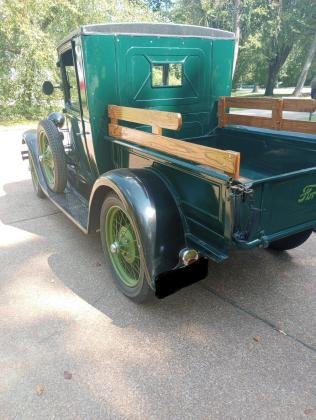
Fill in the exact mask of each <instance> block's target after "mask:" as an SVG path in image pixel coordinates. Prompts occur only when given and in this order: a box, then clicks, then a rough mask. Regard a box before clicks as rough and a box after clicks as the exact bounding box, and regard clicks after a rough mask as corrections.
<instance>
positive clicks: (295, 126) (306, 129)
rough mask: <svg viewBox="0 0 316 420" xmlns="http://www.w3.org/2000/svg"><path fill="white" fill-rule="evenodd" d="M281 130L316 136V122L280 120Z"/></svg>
mask: <svg viewBox="0 0 316 420" xmlns="http://www.w3.org/2000/svg"><path fill="white" fill-rule="evenodd" d="M281 130H286V131H297V132H299V133H309V134H316V122H313V121H299V120H282V123H281Z"/></svg>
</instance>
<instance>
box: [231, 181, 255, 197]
mask: <svg viewBox="0 0 316 420" xmlns="http://www.w3.org/2000/svg"><path fill="white" fill-rule="evenodd" d="M252 194H253V189H252V188H250V187H247V186H246V185H242V184H238V185H232V186H231V187H230V195H231V197H239V198H240V199H241V200H242V201H246V198H247V197H248V196H251V195H252Z"/></svg>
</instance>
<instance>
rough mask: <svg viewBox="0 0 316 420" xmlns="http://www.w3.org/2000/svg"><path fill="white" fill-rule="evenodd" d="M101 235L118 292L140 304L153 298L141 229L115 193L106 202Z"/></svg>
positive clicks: (101, 218)
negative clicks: (140, 233) (139, 229)
mask: <svg viewBox="0 0 316 420" xmlns="http://www.w3.org/2000/svg"><path fill="white" fill-rule="evenodd" d="M100 234H101V241H102V248H103V252H104V255H105V259H106V262H107V263H109V265H110V266H111V269H112V272H113V278H114V281H115V283H116V286H117V287H118V289H119V290H120V291H121V292H123V293H124V294H125V295H126V296H127V297H129V298H130V299H132V300H133V301H135V302H137V303H142V302H144V301H146V300H148V299H150V298H151V297H152V296H153V292H152V290H151V288H150V286H149V284H148V281H147V270H146V264H145V259H144V254H143V248H142V244H141V240H140V235H139V231H138V228H137V226H136V224H135V222H134V220H133V217H132V215H130V214H128V212H127V210H126V209H125V207H124V205H123V203H122V202H121V200H120V199H119V198H118V197H117V196H116V195H114V194H111V195H108V196H107V197H106V199H105V200H104V203H103V206H102V209H101V215H100Z"/></svg>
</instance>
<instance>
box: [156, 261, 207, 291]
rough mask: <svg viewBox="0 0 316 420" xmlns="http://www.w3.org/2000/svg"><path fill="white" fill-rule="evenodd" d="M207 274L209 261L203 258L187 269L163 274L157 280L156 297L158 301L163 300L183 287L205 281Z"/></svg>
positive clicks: (178, 269)
mask: <svg viewBox="0 0 316 420" xmlns="http://www.w3.org/2000/svg"><path fill="white" fill-rule="evenodd" d="M207 273H208V259H207V258H203V257H202V258H200V259H199V260H198V261H196V262H194V263H193V264H190V265H188V266H186V267H181V268H177V269H175V270H171V271H166V272H164V273H161V274H159V275H158V276H157V277H156V279H155V286H156V290H155V295H156V296H157V298H158V299H163V298H165V297H166V296H169V295H172V294H173V293H175V292H177V291H178V290H180V289H182V288H183V287H186V286H190V284H193V283H197V282H198V281H200V280H203V279H204V278H205V277H206V276H207Z"/></svg>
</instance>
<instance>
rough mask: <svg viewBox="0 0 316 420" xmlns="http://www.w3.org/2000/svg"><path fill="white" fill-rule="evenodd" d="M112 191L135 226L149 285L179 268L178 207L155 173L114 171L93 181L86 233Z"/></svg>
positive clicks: (182, 238) (181, 242)
mask: <svg viewBox="0 0 316 420" xmlns="http://www.w3.org/2000/svg"><path fill="white" fill-rule="evenodd" d="M109 191H113V192H114V193H115V194H116V195H117V196H118V197H119V198H120V199H121V201H122V202H123V204H124V206H125V208H126V210H127V211H128V213H129V214H130V215H132V217H133V218H134V221H135V223H136V225H137V226H138V229H139V233H140V236H141V241H142V245H143V251H144V258H145V260H146V264H147V269H148V274H149V277H150V281H151V286H152V287H153V288H155V285H154V281H155V278H156V276H157V275H158V274H160V273H162V272H168V271H170V270H172V269H174V268H175V267H177V266H178V265H179V252H180V250H181V249H183V248H185V246H186V241H185V234H184V229H183V224H182V219H181V215H180V211H179V208H178V206H177V204H176V200H175V199H174V197H173V195H172V193H171V192H170V190H169V189H168V187H167V186H166V184H165V182H164V181H163V180H162V179H161V177H160V176H159V175H157V173H155V172H154V171H152V170H148V169H115V170H112V171H109V172H107V173H106V174H103V175H101V176H100V177H99V178H98V180H97V181H96V182H95V184H94V187H93V190H92V193H91V199H90V203H89V206H90V211H89V230H94V229H95V228H96V226H97V224H98V221H97V220H95V219H96V218H98V217H99V214H100V208H101V206H102V203H103V201H104V198H105V195H106V194H107V193H108V192H109Z"/></svg>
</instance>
